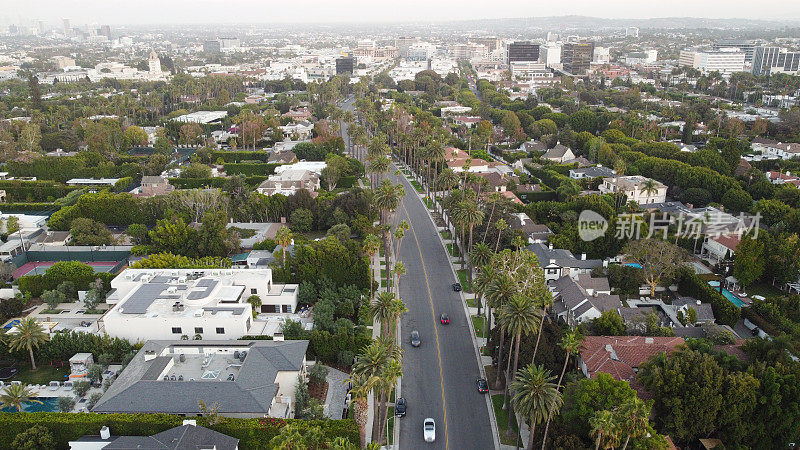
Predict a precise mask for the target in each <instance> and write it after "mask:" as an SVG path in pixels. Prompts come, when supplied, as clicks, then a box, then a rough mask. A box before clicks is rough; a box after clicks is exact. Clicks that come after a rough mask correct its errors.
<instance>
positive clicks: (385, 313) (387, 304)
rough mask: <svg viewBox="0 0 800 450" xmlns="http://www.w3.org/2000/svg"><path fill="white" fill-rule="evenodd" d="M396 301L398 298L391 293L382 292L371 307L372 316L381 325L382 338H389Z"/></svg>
mask: <svg viewBox="0 0 800 450" xmlns="http://www.w3.org/2000/svg"><path fill="white" fill-rule="evenodd" d="M395 300H397V297H395V295H394V294H393V293H391V292H388V291H386V292H381V293H379V294H378V295H377V296H375V301H374V302H373V303H372V304H371V305H370V306H369V312H370V315H371V316H372V317H373V318H374V319H375V320H377V321H378V322H380V323H381V336H383V337H384V338H388V337H389V334H390V326H391V325H390V323H391V321H392V318H393V317H394V310H395Z"/></svg>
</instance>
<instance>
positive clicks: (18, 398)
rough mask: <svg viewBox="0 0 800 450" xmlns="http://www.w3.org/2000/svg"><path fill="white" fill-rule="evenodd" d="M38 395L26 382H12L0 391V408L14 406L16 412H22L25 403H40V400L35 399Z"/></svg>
mask: <svg viewBox="0 0 800 450" xmlns="http://www.w3.org/2000/svg"><path fill="white" fill-rule="evenodd" d="M38 396H39V394H38V393H36V392H34V391H33V390H31V388H30V386H28V385H27V384H12V385H9V386H6V388H5V389H3V391H2V393H0V408H16V410H17V412H22V407H23V406H24V405H25V404H26V403H38V404H40V405H41V404H42V402H41V401H39V400H37V399H36V397H38Z"/></svg>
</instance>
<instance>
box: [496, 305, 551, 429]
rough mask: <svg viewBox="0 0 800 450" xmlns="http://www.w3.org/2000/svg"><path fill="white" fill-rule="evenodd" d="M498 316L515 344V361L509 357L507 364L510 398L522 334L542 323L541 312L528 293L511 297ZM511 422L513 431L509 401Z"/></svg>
mask: <svg viewBox="0 0 800 450" xmlns="http://www.w3.org/2000/svg"><path fill="white" fill-rule="evenodd" d="M497 316H498V318H499V320H500V326H501V327H503V328H505V329H506V332H507V333H508V334H509V335H510V336H512V341H511V342H512V344H514V343H516V345H514V363H513V365H512V364H511V358H510V357H509V358H508V364H507V365H506V389H505V393H506V395H505V398H506V400H508V392H509V389H510V388H511V386H510V383H511V382H512V381H513V380H512V378H513V374H515V373H516V372H517V365H518V364H519V348H520V346H521V344H522V336H523V335H528V334H530V333H533V332H535V331H536V329H537V328H539V327H540V326H541V325H542V322H541V318H540V317H539V312H538V311H537V310H536V303H535V301H534V299H533V298H532V297H528V296H526V295H519V294H518V295H514V296H513V297H511V299H510V300H509V301H508V303H506V304H505V305H503V306H502V307H501V308H500V310H499V312H498V313H497ZM508 407H509V413H508V415H509V419H508V420H509V422H508V431H509V432H510V431H511V416H512V415H513V411H514V404H513V402H512V403H509V404H508Z"/></svg>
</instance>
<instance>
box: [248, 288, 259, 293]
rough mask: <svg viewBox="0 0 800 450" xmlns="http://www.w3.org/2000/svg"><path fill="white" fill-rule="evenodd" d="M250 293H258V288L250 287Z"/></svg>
mask: <svg viewBox="0 0 800 450" xmlns="http://www.w3.org/2000/svg"><path fill="white" fill-rule="evenodd" d="M250 293H251V294H252V295H256V294H258V289H256V288H251V289H250Z"/></svg>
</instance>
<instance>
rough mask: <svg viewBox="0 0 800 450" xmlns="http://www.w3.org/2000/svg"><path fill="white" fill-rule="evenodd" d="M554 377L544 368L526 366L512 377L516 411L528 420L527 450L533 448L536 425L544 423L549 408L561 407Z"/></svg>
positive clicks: (531, 365)
mask: <svg viewBox="0 0 800 450" xmlns="http://www.w3.org/2000/svg"><path fill="white" fill-rule="evenodd" d="M555 378H556V377H555V376H554V375H550V371H549V370H547V369H545V368H544V366H535V365H533V364H528V365H527V366H525V367H523V368H522V369H519V371H518V372H517V375H516V376H515V377H514V382H513V384H512V390H513V391H514V404H515V405H516V407H517V411H519V412H520V414H522V415H523V416H525V417H527V418H528V420H530V428H531V434H530V437H529V438H528V446H527V450H531V449H532V448H533V438H534V436H535V435H536V425H537V424H540V423H542V422H544V421H545V419H546V418H547V416H548V415H549V411H550V408H553V407H556V408H560V407H561V401H562V398H561V394H560V393H559V392H558V388H557V386H556V385H555V384H553V380H555Z"/></svg>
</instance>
